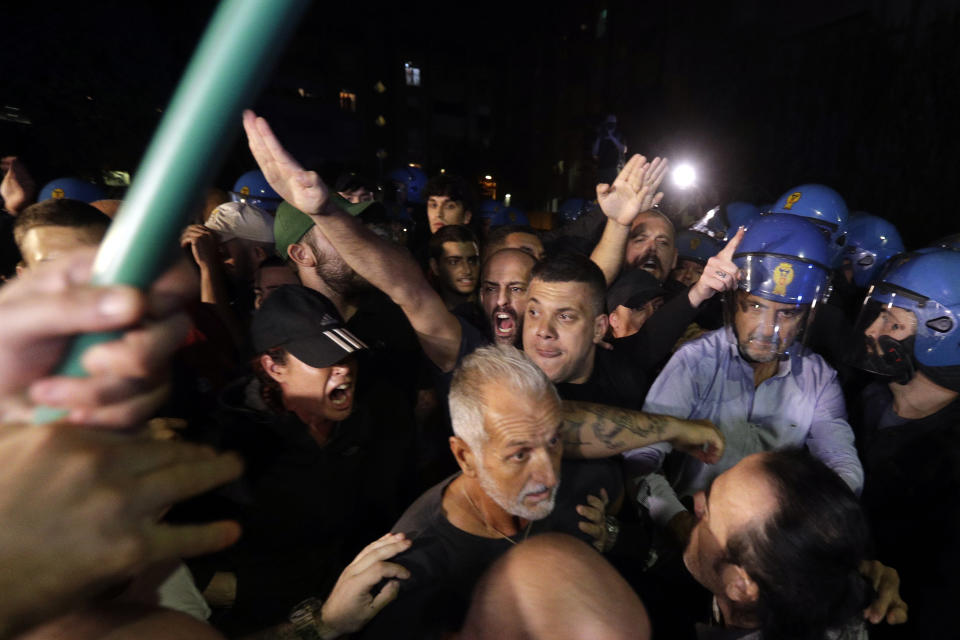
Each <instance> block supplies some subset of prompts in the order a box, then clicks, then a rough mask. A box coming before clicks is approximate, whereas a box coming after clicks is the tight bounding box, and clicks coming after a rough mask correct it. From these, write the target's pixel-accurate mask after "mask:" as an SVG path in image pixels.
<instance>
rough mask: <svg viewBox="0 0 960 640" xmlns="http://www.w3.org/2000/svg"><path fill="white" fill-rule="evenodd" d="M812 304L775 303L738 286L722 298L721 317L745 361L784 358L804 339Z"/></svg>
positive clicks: (796, 349)
mask: <svg viewBox="0 0 960 640" xmlns="http://www.w3.org/2000/svg"><path fill="white" fill-rule="evenodd" d="M812 307H813V305H811V304H791V303H785V302H777V301H774V300H769V299H767V298H765V297H762V296H760V295H757V294H751V293H748V292H746V291H743V290H742V289H737V290H736V291H733V292H732V293H729V294H727V295H726V297H725V304H724V320H725V322H726V325H727V326H728V327H730V328H731V329H732V335H733V339H734V340H735V341H736V344H737V348H738V349H739V351H740V355H741V356H743V357H744V358H745V359H746V360H748V361H750V362H755V363H756V362H771V361H773V360H786V359H787V358H788V357H789V356H790V354H792V353H797V352H799V350H800V349H802V347H803V345H804V343H805V341H806V336H807V334H808V333H809V332H808V331H807V329H808V327H809V325H810V320H811V318H812V316H813V313H812Z"/></svg>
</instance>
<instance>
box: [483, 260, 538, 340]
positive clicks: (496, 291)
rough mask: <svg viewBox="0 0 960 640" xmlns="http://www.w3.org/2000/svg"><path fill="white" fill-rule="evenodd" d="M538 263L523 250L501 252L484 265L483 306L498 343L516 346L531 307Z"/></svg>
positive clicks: (491, 330)
mask: <svg viewBox="0 0 960 640" xmlns="http://www.w3.org/2000/svg"><path fill="white" fill-rule="evenodd" d="M535 264H536V260H534V258H533V256H531V255H530V254H528V253H526V252H525V251H522V250H520V249H501V250H500V251H497V252H496V253H494V254H493V255H491V256H490V257H489V258H488V259H487V261H486V262H484V263H483V270H482V271H481V273H480V306H481V307H483V313H484V315H485V316H486V317H487V319H488V320H489V322H490V333H491V335H492V336H493V339H494V341H495V342H496V343H497V344H509V345H515V344H517V343H518V342H519V340H520V335H521V331H520V328H521V323H522V322H523V314H524V311H525V310H526V308H527V288H528V287H529V285H530V273H531V271H532V270H533V267H534V265H535Z"/></svg>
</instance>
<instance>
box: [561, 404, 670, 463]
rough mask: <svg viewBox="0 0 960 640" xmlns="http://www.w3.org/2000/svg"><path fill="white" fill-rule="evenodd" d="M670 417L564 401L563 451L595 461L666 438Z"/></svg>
mask: <svg viewBox="0 0 960 640" xmlns="http://www.w3.org/2000/svg"><path fill="white" fill-rule="evenodd" d="M669 421H670V417H669V416H660V415H655V414H647V413H643V412H641V411H630V410H628V409H620V408H617V407H608V406H605V405H600V404H593V403H590V402H564V403H563V427H562V429H561V435H562V437H563V442H564V452H565V453H566V454H568V455H571V456H577V457H584V458H597V457H604V456H610V455H613V454H615V453H620V452H623V451H629V450H630V449H636V448H638V447H645V446H647V445H650V444H654V443H656V442H660V441H662V440H665V439H666V434H667V431H668V426H669Z"/></svg>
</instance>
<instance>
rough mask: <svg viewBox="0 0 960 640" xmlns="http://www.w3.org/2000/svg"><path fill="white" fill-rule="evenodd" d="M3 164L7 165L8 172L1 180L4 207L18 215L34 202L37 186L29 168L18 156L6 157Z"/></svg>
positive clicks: (0, 186) (0, 188) (0, 195)
mask: <svg viewBox="0 0 960 640" xmlns="http://www.w3.org/2000/svg"><path fill="white" fill-rule="evenodd" d="M3 164H5V165H7V167H6V171H7V174H6V175H5V176H3V181H2V182H0V197H2V198H3V206H4V208H5V209H6V210H7V211H9V212H10V213H12V214H14V215H16V214H18V213H20V212H21V211H23V210H24V209H26V207H27V205H29V204H30V203H31V202H33V199H34V197H36V195H37V188H36V186H34V184H33V178H31V177H30V173H29V172H28V171H27V168H26V167H25V166H24V165H23V163H22V162H20V160H19V159H18V158H17V157H16V156H8V157H6V158H4V159H3Z"/></svg>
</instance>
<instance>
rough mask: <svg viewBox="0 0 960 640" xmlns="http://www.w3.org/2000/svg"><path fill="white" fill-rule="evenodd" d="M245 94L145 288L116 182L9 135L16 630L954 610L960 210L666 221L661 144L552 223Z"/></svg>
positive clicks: (503, 632)
mask: <svg viewBox="0 0 960 640" xmlns="http://www.w3.org/2000/svg"><path fill="white" fill-rule="evenodd" d="M243 127H244V130H245V132H246V136H247V139H248V142H249V146H250V150H251V152H252V154H253V157H254V159H255V160H256V163H257V165H258V170H255V171H252V172H250V173H248V174H245V175H244V176H243V177H241V179H240V180H239V181H238V183H237V185H236V186H235V187H234V189H233V190H232V191H231V192H229V193H226V192H221V191H218V190H216V189H211V190H210V191H209V192H208V194H207V197H206V198H205V201H204V203H202V206H198V210H197V211H196V212H195V213H194V214H192V215H193V219H192V220H191V221H190V224H188V225H186V226H185V228H184V230H183V232H182V235H181V237H180V244H181V249H182V253H181V256H180V259H179V261H178V262H177V263H176V264H175V265H174V266H172V267H171V268H170V269H169V270H168V271H167V272H166V273H165V274H164V275H163V276H162V277H161V278H160V279H158V280H157V281H156V283H154V285H153V286H152V288H151V289H150V290H149V291H143V292H141V291H137V290H133V289H131V288H129V287H123V286H113V287H97V286H93V285H90V284H88V278H89V274H90V269H91V263H92V260H93V256H94V253H95V251H96V248H97V246H98V245H99V244H100V242H101V240H102V238H103V237H104V235H105V233H106V232H107V230H108V229H109V226H110V224H111V219H112V217H113V216H114V215H115V214H116V213H117V211H118V209H119V210H120V211H121V212H122V202H120V201H117V200H106V199H104V198H103V197H102V196H103V194H102V193H94V192H87V191H85V189H88V188H89V187H90V186H91V185H86V186H84V184H85V183H82V181H78V180H74V181H72V182H71V181H62V182H59V183H57V184H53V185H52V186H51V185H48V186H47V187H44V188H43V189H41V190H39V192H35V190H34V188H33V185H32V181H31V180H30V178H29V174H28V173H27V171H26V168H25V167H24V166H23V165H22V164H21V163H20V162H19V161H18V160H17V159H7V160H6V161H5V163H4V169H5V171H6V173H5V177H4V179H3V183H2V184H0V195H2V197H3V199H4V206H5V211H6V213H4V214H2V215H3V219H4V225H3V227H2V229H0V233H2V234H3V235H4V236H5V238H4V241H6V242H12V243H13V245H15V247H11V248H10V249H9V250H5V259H4V266H5V268H7V269H8V273H7V279H6V280H7V281H6V282H5V283H4V284H3V285H2V287H0V313H2V316H3V318H4V319H5V327H6V331H4V332H3V333H2V334H0V363H3V364H4V365H5V366H2V367H0V411H2V419H3V420H2V422H3V425H2V426H0V461H2V463H0V517H2V520H3V523H4V526H3V527H2V528H0V567H3V569H4V570H3V571H0V584H2V585H3V586H5V587H6V588H5V589H4V593H5V594H7V597H5V598H4V599H3V601H2V602H0V638H7V637H10V638H12V637H21V636H22V637H37V638H40V637H71V638H74V637H76V638H79V637H105V636H107V635H110V637H127V636H129V637H136V638H153V637H156V638H167V637H170V638H187V637H189V638H193V637H196V638H206V637H211V638H214V637H223V636H226V637H236V638H334V637H341V636H355V637H358V638H384V637H390V638H397V637H410V638H448V637H460V638H464V639H469V638H518V639H519V638H646V637H651V635H652V636H654V637H663V638H770V639H772V638H797V639H801V638H803V639H807V638H809V639H813V638H863V637H867V636H868V635H871V636H874V637H884V638H885V637H890V638H896V637H904V638H928V637H931V638H932V637H942V636H943V635H944V633H949V629H950V628H951V623H950V620H949V617H950V614H949V611H950V610H951V605H952V603H953V601H954V600H955V598H956V596H957V595H960V594H958V587H957V586H956V584H957V583H956V580H955V575H956V573H957V571H958V570H960V563H958V561H957V559H956V552H955V549H956V545H955V540H956V539H957V538H958V536H960V516H958V514H957V511H958V510H956V509H954V508H953V507H954V506H955V505H956V502H957V498H956V496H957V493H958V489H960V472H958V469H960V464H958V462H960V455H958V454H960V446H958V438H957V431H956V429H957V421H958V419H960V400H958V394H960V328H958V322H960V240H958V239H957V237H956V236H951V237H945V238H941V239H939V240H935V241H933V242H931V244H930V245H929V246H927V247H925V248H919V249H916V250H914V251H911V252H908V251H907V250H906V247H904V246H903V244H902V242H901V241H900V238H899V234H898V233H897V231H896V228H895V227H894V226H893V225H891V224H890V223H889V222H887V221H885V220H883V219H882V218H879V217H877V216H872V215H869V214H865V213H850V212H848V210H847V205H846V203H845V201H844V200H843V198H842V197H841V196H840V195H839V194H838V193H836V192H835V191H833V190H832V189H830V188H829V187H826V186H824V185H817V184H807V185H801V186H798V187H795V188H792V189H790V190H788V191H787V192H786V193H784V195H783V196H782V197H781V198H780V199H779V200H778V201H777V202H775V203H773V204H771V205H766V206H763V207H757V206H753V205H749V204H747V203H739V202H735V203H730V204H728V205H726V206H723V207H720V208H718V209H716V210H711V211H710V212H705V215H704V217H703V219H701V220H700V221H697V222H696V224H693V225H689V228H686V229H679V230H678V228H677V225H678V223H679V222H680V221H679V220H675V219H672V218H671V216H670V215H668V214H667V213H664V211H663V210H661V207H660V203H661V200H662V199H663V197H664V196H663V193H662V192H661V191H660V185H661V183H662V181H663V180H664V178H665V176H666V175H667V172H668V162H667V160H666V159H661V158H654V159H653V160H651V161H648V160H647V159H646V158H644V157H643V156H641V155H634V156H633V157H632V158H630V159H629V160H627V161H626V163H625V164H624V165H623V166H622V168H621V169H620V170H619V171H618V172H616V171H614V172H613V173H611V174H610V180H609V182H603V183H601V184H599V185H598V186H597V191H596V200H595V203H594V204H592V205H591V206H588V207H586V208H585V211H584V212H583V213H582V215H580V216H579V218H578V219H576V220H575V221H572V222H570V223H568V224H565V225H562V226H559V228H556V229H551V230H539V229H534V228H532V227H530V226H526V225H521V224H513V223H512V222H513V221H511V220H509V219H507V218H506V217H505V216H503V215H500V214H501V213H502V211H499V209H498V208H497V207H486V208H485V207H484V206H483V204H481V203H479V202H477V201H476V200H475V198H474V194H473V192H472V189H471V186H470V184H469V183H468V182H466V181H465V180H463V179H461V178H458V177H456V176H453V175H450V174H443V175H439V176H437V177H435V178H433V179H430V180H429V181H424V182H423V183H419V182H417V180H416V177H415V176H413V177H411V178H410V180H409V183H408V184H404V178H401V182H400V184H399V185H398V188H399V189H400V191H399V193H400V196H401V197H399V198H391V199H390V201H389V202H387V203H384V202H383V201H382V199H377V197H376V193H377V187H376V185H375V184H373V183H371V182H370V181H368V180H366V179H364V178H362V177H361V176H358V175H356V174H345V175H344V176H341V178H340V179H339V180H337V181H336V183H334V188H330V187H329V186H328V185H327V184H326V183H325V182H324V181H323V180H322V179H321V178H320V176H319V175H318V174H317V173H315V172H313V171H309V170H306V169H304V168H303V167H301V166H300V165H299V163H298V162H297V160H296V159H295V158H293V157H292V156H291V155H290V154H289V153H288V152H287V151H286V150H285V149H284V148H283V146H282V144H281V141H280V140H278V139H277V138H276V136H275V135H274V134H273V132H272V130H271V128H270V126H269V124H268V123H267V122H266V121H265V120H264V119H263V118H259V117H257V116H256V115H255V114H253V113H252V112H245V114H244V117H243ZM610 130H611V131H613V127H610ZM404 175H411V176H412V175H413V174H411V173H405V174H404ZM484 211H492V212H494V213H496V215H494V214H491V215H486V214H485V213H484ZM498 212H499V213H498ZM121 215H122V213H121ZM5 246H6V245H5ZM11 257H13V259H11ZM100 331H121V332H123V333H122V335H121V337H119V338H117V339H116V340H113V341H110V342H106V343H102V344H99V345H97V346H95V347H92V348H90V349H89V350H88V351H87V352H86V353H85V354H84V357H83V361H82V364H83V367H84V369H85V370H86V371H87V373H88V375H87V376H86V377H83V378H74V377H67V376H62V375H58V374H57V367H58V364H59V363H60V359H61V358H62V357H63V354H64V352H65V350H66V348H67V346H68V344H69V341H70V339H71V338H72V337H73V336H75V335H77V334H80V333H86V332H100ZM40 407H47V408H56V409H61V410H62V411H63V416H64V417H63V418H62V419H61V420H59V421H57V422H56V423H52V424H50V423H48V424H35V423H37V422H41V421H40V420H38V419H37V415H38V414H37V413H36V412H37V409H38V408H40ZM907 603H909V610H908V605H907Z"/></svg>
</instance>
